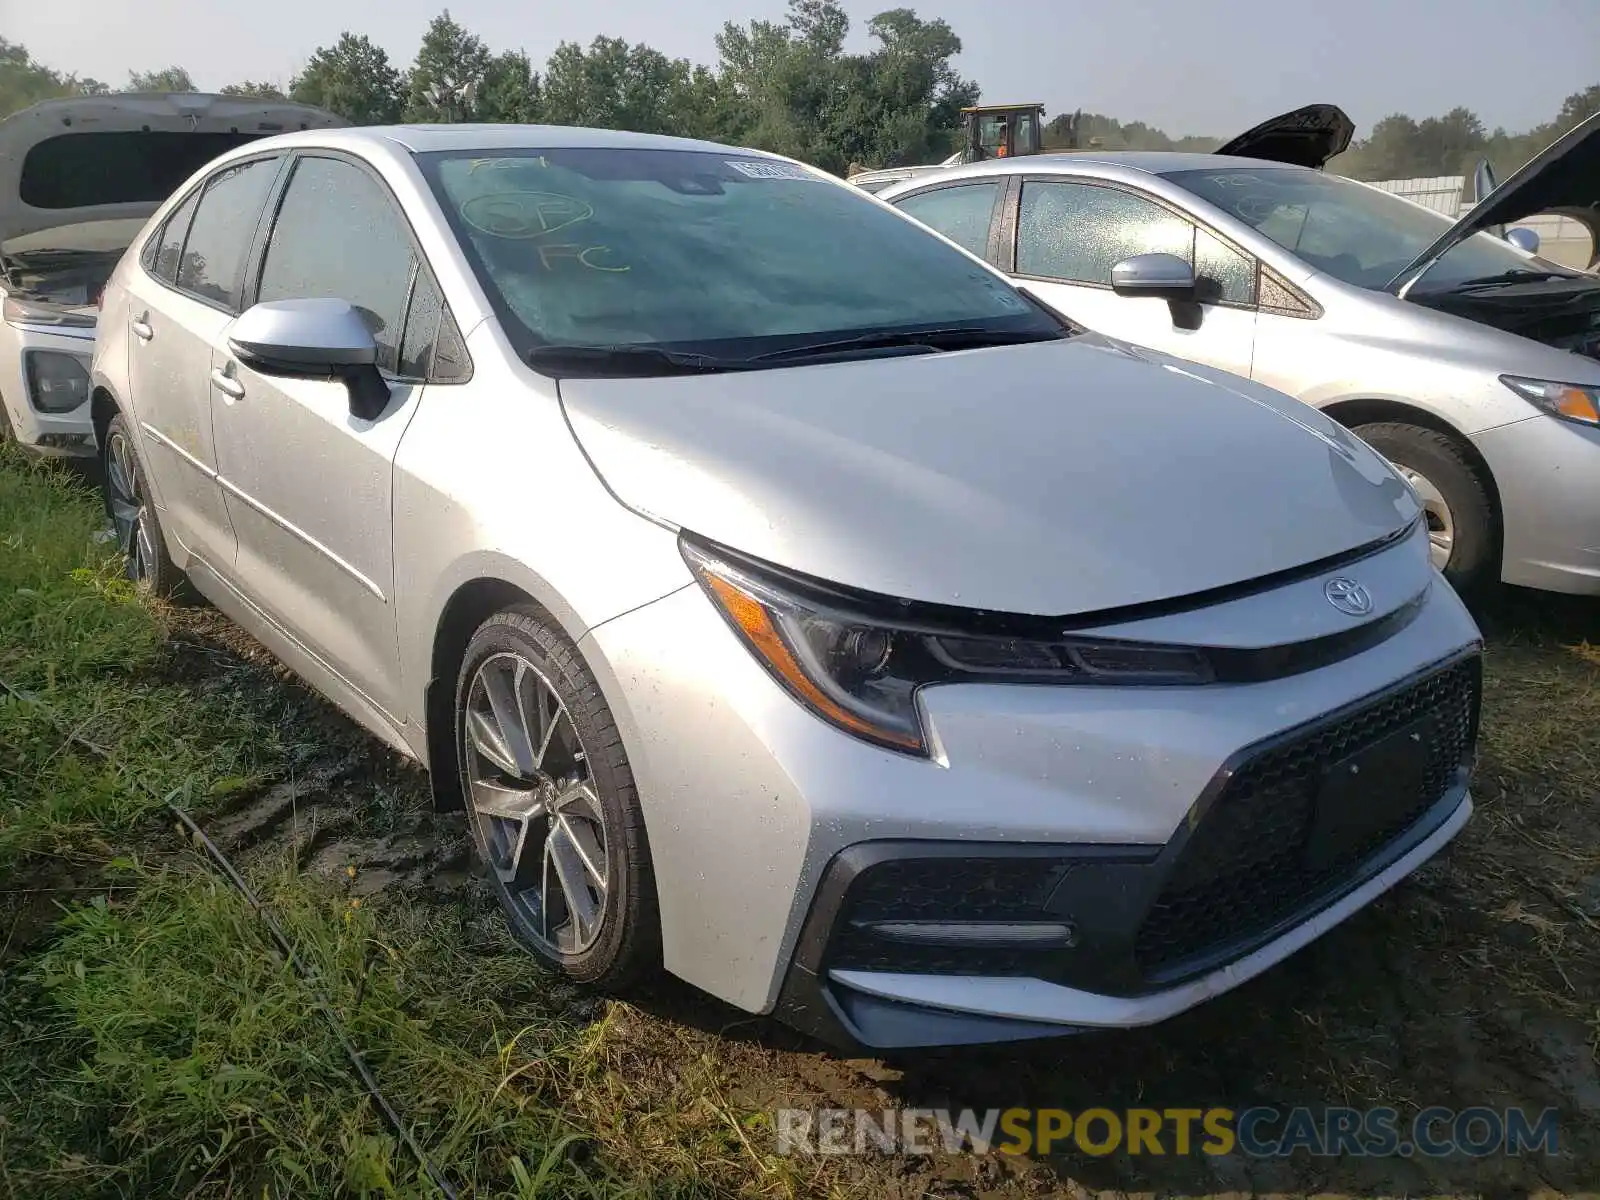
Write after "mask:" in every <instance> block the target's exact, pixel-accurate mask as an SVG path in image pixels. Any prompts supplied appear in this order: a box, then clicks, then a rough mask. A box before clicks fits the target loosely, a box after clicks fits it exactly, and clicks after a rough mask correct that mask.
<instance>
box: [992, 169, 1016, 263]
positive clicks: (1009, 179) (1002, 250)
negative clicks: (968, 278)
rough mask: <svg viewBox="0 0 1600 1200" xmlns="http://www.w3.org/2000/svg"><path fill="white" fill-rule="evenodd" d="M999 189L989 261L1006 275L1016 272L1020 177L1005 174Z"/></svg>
mask: <svg viewBox="0 0 1600 1200" xmlns="http://www.w3.org/2000/svg"><path fill="white" fill-rule="evenodd" d="M1005 179H1006V182H1005V186H1004V187H1003V188H1001V189H1000V212H999V215H998V217H997V219H996V220H995V223H994V229H993V231H992V234H993V236H992V238H991V240H990V243H989V250H990V254H989V261H990V262H992V263H994V265H995V266H997V267H999V268H1000V269H1001V270H1002V271H1004V272H1005V273H1006V274H1007V275H1015V274H1016V273H1017V216H1018V213H1019V212H1020V211H1021V206H1022V177H1021V176H1020V175H1007V176H1006V177H1005Z"/></svg>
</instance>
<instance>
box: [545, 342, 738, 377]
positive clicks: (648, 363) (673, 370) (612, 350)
mask: <svg viewBox="0 0 1600 1200" xmlns="http://www.w3.org/2000/svg"><path fill="white" fill-rule="evenodd" d="M527 358H528V365H529V366H532V367H542V368H549V369H550V370H552V371H555V372H557V373H560V372H566V371H571V372H576V373H581V374H586V375H587V374H602V375H612V374H617V375H704V374H711V373H713V372H717V371H739V370H743V369H745V368H746V367H747V366H748V360H746V359H741V358H717V357H715V356H713V355H710V354H693V353H690V352H688V351H684V350H668V349H665V348H664V347H661V346H643V345H617V346H535V347H534V348H533V349H532V350H529V351H528V355H527Z"/></svg>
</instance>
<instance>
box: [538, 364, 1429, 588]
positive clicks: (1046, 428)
mask: <svg viewBox="0 0 1600 1200" xmlns="http://www.w3.org/2000/svg"><path fill="white" fill-rule="evenodd" d="M560 386H561V397H562V403H563V405H564V407H565V409H566V412H567V415H568V420H569V421H570V423H571V426H572V429H573V432H574V434H575V436H576V437H577V439H578V441H579V443H580V444H581V445H582V447H583V449H584V451H585V453H586V454H587V455H588V456H589V460H590V461H591V463H593V464H594V467H595V469H596V470H597V471H598V472H599V474H600V475H601V477H602V478H603V479H604V481H605V483H606V485H607V486H608V487H609V488H610V489H611V491H612V492H613V494H614V495H616V496H617V498H618V499H619V500H620V501H621V502H622V503H623V504H625V505H627V506H629V507H630V508H632V509H634V510H635V511H637V512H640V513H642V514H644V515H646V516H650V517H652V518H655V519H658V520H661V521H664V522H665V523H667V524H669V525H672V526H675V527H681V528H683V529H686V530H690V531H693V532H695V533H697V534H699V535H701V536H703V537H705V538H709V539H711V540H712V541H715V542H719V543H721V544H723V545H726V546H728V547H730V548H732V549H736V550H739V551H743V552H744V553H746V554H749V555H752V556H755V557H757V558H761V559H765V560H767V561H769V562H772V563H774V564H776V565H779V566H783V567H787V568H789V569H790V570H792V571H796V572H800V573H802V574H806V575H810V576H813V577H816V578H819V579H824V580H827V581H830V582H833V583H838V584H844V585H847V586H851V587H855V588H860V589H865V590H868V591H873V592H877V593H880V594H883V595H889V596H895V597H900V598H903V599H908V600H921V601H927V602H932V603H942V604H952V605H960V606H964V607H970V608H980V609H990V610H997V611H1004V612H1012V613H1029V614H1036V615H1050V616H1064V615H1069V614H1086V613H1095V612H1100V611H1103V610H1109V609H1116V608H1121V607H1124V606H1127V605H1134V604H1142V603H1147V602H1154V601H1161V600H1168V599H1173V598H1177V597H1183V596H1188V595H1191V594H1193V593H1197V592H1204V591H1208V590H1210V589H1213V588H1218V587H1224V586H1227V585H1231V584H1238V583H1241V582H1245V581H1250V580H1254V579H1257V578H1260V577H1262V576H1266V575H1271V574H1273V573H1276V572H1280V571H1285V570H1291V569H1293V568H1296V567H1301V566H1305V565H1307V564H1309V563H1312V562H1316V561H1319V560H1322V559H1326V558H1331V557H1333V556H1336V555H1340V554H1343V553H1346V552H1348V551H1351V550H1353V549H1356V548H1359V547H1361V546H1364V545H1367V544H1370V543H1372V542H1374V541H1376V540H1378V539H1381V538H1384V537H1386V536H1387V535H1390V534H1392V533H1395V532H1396V531H1398V530H1400V529H1402V528H1404V527H1405V526H1406V525H1407V524H1408V523H1410V522H1411V521H1412V520H1413V519H1414V517H1415V516H1416V514H1417V506H1416V503H1415V500H1414V499H1413V496H1412V493H1411V492H1410V490H1409V489H1408V488H1406V486H1405V485H1404V484H1403V483H1402V482H1401V481H1400V480H1399V479H1398V478H1397V477H1396V476H1395V475H1394V473H1393V472H1392V471H1390V470H1389V468H1388V467H1387V466H1386V465H1385V464H1384V462H1383V461H1382V460H1381V459H1380V458H1379V457H1378V456H1377V455H1376V454H1374V453H1373V452H1372V451H1371V450H1370V449H1368V448H1367V447H1366V445H1365V444H1364V443H1362V442H1360V441H1358V440H1357V439H1356V438H1354V437H1353V436H1352V435H1351V434H1349V433H1348V432H1347V431H1345V430H1344V429H1343V428H1342V427H1340V426H1338V425H1336V424H1335V423H1334V422H1333V421H1331V420H1329V419H1328V418H1326V417H1324V416H1322V415H1321V414H1320V413H1318V412H1317V411H1316V410H1314V409H1312V408H1309V407H1307V406H1305V405H1302V404H1300V403H1299V402H1298V401H1295V400H1291V399H1290V398H1288V397H1287V396H1284V395H1281V394H1280V393H1277V392H1273V391H1270V390H1269V389H1266V388H1262V387H1259V386H1257V385H1255V384H1251V383H1249V382H1248V381H1246V380H1242V379H1239V378H1237V377H1235V376H1231V375H1224V374H1223V373H1221V372H1216V371H1210V370H1208V369H1206V368H1202V367H1196V366H1194V365H1192V364H1188V363H1183V362H1180V361H1179V360H1177V359H1172V358H1167V357H1165V356H1161V355H1156V354H1153V353H1151V352H1149V351H1144V350H1137V349H1134V348H1133V347H1130V346H1127V345H1125V344H1123V343H1120V342H1114V341H1111V340H1110V339H1107V338H1103V337H1101V336H1099V335H1095V334H1081V335H1079V336H1077V337H1075V338H1073V339H1071V340H1068V341H1060V342H1047V343H1036V344H1032V345H1023V346H1009V347H995V348H990V349H982V350H970V351H960V352H955V353H945V354H929V355H916V356H906V357H893V358H884V359H872V360H866V361H859V360H858V361H854V362H845V363H833V364H827V365H820V364H819V365H813V366H803V367H794V368H784V369H776V370H770V371H750V372H733V373H728V374H721V375H710V376H705V375H701V376H675V377H668V378H660V379H644V380H641V379H567V380H563V381H562V382H561V385H560Z"/></svg>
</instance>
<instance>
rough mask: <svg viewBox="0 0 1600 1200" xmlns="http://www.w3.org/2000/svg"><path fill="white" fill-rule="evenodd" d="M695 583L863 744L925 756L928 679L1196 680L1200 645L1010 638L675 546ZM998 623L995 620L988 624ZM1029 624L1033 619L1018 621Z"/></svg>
mask: <svg viewBox="0 0 1600 1200" xmlns="http://www.w3.org/2000/svg"><path fill="white" fill-rule="evenodd" d="M680 545H681V546H682V549H683V555H684V558H685V560H686V561H687V562H688V564H689V567H690V569H691V570H693V571H694V574H695V577H696V578H697V579H698V580H699V581H700V584H701V586H702V587H703V588H704V589H705V591H706V593H707V594H708V595H709V596H710V597H711V599H712V601H713V602H714V603H715V604H716V606H717V608H718V609H719V610H720V611H721V612H722V614H723V616H724V617H726V618H727V620H728V623H729V624H730V625H732V626H733V628H734V630H735V631H736V632H737V633H738V634H739V636H740V637H741V638H742V639H743V641H744V643H745V645H746V646H748V647H749V648H750V650H751V652H752V653H753V654H754V655H755V656H756V658H757V660H759V661H760V662H761V664H762V665H763V666H764V667H766V669H767V670H768V672H770V673H771V674H772V676H773V678H775V679H776V680H777V681H778V682H779V683H780V684H782V685H783V686H784V687H785V688H786V689H787V690H788V691H789V693H790V694H791V695H792V696H794V698H795V699H796V700H798V701H799V702H800V703H801V704H803V705H804V706H805V707H807V708H809V709H810V710H811V711H812V712H813V713H815V714H816V715H817V716H819V717H821V718H822V719H823V720H825V721H828V722H830V723H831V724H833V725H835V726H837V727H838V728H840V729H843V730H844V731H845V732H847V733H851V734H854V735H855V736H856V737H859V738H863V739H865V740H866V741H869V742H874V743H876V744H878V745H881V746H887V747H889V748H891V749H895V750H901V751H904V752H906V753H909V754H919V755H926V754H927V753H928V746H927V740H926V737H925V735H924V732H923V728H922V717H921V713H920V710H919V709H918V707H917V701H916V693H917V690H918V689H919V688H922V687H924V686H927V685H930V684H938V683H961V682H967V683H1000V682H1004V683H1041V684H1123V685H1140V684H1144V685H1148V684H1191V685H1192V684H1201V683H1209V682H1211V681H1212V679H1213V678H1214V674H1213V672H1212V669H1211V664H1210V663H1209V661H1208V660H1207V658H1206V656H1205V654H1204V653H1203V652H1202V651H1200V650H1195V649H1191V648H1189V647H1184V646H1153V645H1146V644H1144V643H1136V642H1118V641H1110V640H1105V639H1093V638H1075V637H1068V636H1061V637H1048V636H1045V637H1038V636H1031V635H1025V636H1010V635H1008V634H1005V633H1001V632H994V631H992V630H991V629H986V628H978V626H981V625H984V624H992V623H993V622H994V621H995V620H996V618H994V617H992V616H991V617H987V618H980V617H979V616H978V615H977V614H972V615H971V618H970V623H971V624H972V625H973V626H974V628H964V627H963V626H964V622H963V619H962V618H961V617H957V616H954V615H952V614H949V613H945V612H940V613H938V614H935V615H929V610H930V609H931V608H932V607H933V606H923V605H909V606H908V605H905V604H903V603H901V602H899V601H896V600H893V599H889V598H885V597H873V596H865V595H859V594H856V593H852V592H847V591H845V590H843V589H835V588H832V587H830V586H828V585H826V584H821V583H814V582H809V581H804V580H801V579H799V578H797V577H794V576H791V575H789V574H787V573H786V572H778V571H776V570H774V569H771V568H766V567H763V566H761V565H758V564H755V563H751V562H749V561H748V560H746V559H744V558H742V556H737V555H733V554H731V553H729V552H726V551H720V550H717V549H714V548H712V547H709V546H705V545H702V544H700V543H697V542H695V541H691V540H688V539H683V540H682V541H681V542H680ZM999 620H1005V618H999ZM1020 620H1023V621H1030V622H1034V623H1037V622H1038V621H1039V619H1038V618H1021V619H1020Z"/></svg>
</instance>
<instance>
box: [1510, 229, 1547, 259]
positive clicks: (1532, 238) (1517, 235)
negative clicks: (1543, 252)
mask: <svg viewBox="0 0 1600 1200" xmlns="http://www.w3.org/2000/svg"><path fill="white" fill-rule="evenodd" d="M1506 241H1508V242H1510V243H1511V244H1512V245H1513V246H1515V247H1516V248H1517V249H1518V250H1523V251H1526V252H1527V253H1529V254H1537V253H1539V235H1538V234H1537V233H1535V232H1534V231H1533V230H1531V229H1526V228H1517V229H1508V230H1506Z"/></svg>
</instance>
